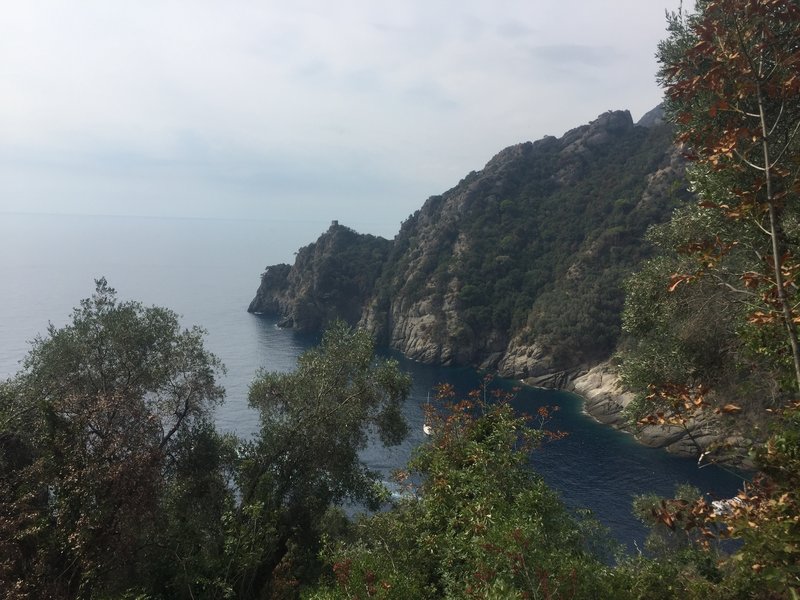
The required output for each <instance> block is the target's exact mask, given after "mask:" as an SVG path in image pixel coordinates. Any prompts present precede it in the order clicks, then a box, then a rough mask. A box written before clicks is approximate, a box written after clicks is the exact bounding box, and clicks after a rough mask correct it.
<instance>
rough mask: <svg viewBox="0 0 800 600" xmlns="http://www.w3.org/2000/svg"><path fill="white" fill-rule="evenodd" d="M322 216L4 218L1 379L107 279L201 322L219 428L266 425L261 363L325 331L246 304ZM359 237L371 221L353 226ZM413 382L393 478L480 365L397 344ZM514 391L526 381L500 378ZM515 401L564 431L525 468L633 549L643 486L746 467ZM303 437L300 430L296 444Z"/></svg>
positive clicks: (638, 539) (277, 360) (736, 483)
mask: <svg viewBox="0 0 800 600" xmlns="http://www.w3.org/2000/svg"><path fill="white" fill-rule="evenodd" d="M328 225H329V224H328V223H324V222H319V221H314V220H308V221H286V220H281V219H280V218H275V219H264V220H258V219H253V220H224V219H179V218H145V217H119V216H83V215H81V216H77V215H69V216H64V215H29V214H0V379H5V378H7V377H11V376H13V375H14V373H16V371H17V370H18V369H19V367H20V361H21V360H22V359H23V358H24V357H25V355H26V353H27V351H28V349H29V348H30V342H31V340H33V339H34V338H35V337H36V336H38V335H45V334H46V330H47V327H48V324H50V323H52V324H54V325H55V326H57V327H58V326H62V325H65V324H66V323H68V322H69V320H70V315H71V311H72V309H73V307H75V306H77V305H78V303H79V302H80V300H81V299H83V298H87V297H89V296H90V295H91V294H92V292H93V290H94V280H95V279H96V278H99V277H101V276H103V277H105V278H106V279H107V280H108V283H109V285H111V286H112V287H114V288H115V289H116V290H117V293H118V296H119V297H120V299H123V300H138V301H140V302H142V303H144V304H145V305H157V306H164V307H167V308H170V309H172V310H174V311H175V312H177V313H178V314H179V315H181V320H182V323H183V324H185V325H186V326H187V327H189V326H192V325H200V326H201V327H203V328H204V329H205V330H206V332H207V333H206V347H207V348H208V349H209V350H210V351H212V352H213V353H214V354H216V355H217V356H218V357H219V358H220V359H221V360H222V362H223V363H224V364H225V366H226V369H227V372H226V374H225V375H224V376H223V377H222V378H221V383H222V385H223V386H224V387H225V390H226V397H225V402H224V403H223V405H222V406H221V407H220V408H218V409H217V413H216V422H217V426H218V428H219V429H220V430H223V431H228V432H233V433H235V434H237V435H238V436H240V437H242V438H248V437H251V436H253V435H254V434H255V433H256V432H257V431H258V418H257V414H256V413H255V412H254V411H253V410H252V409H251V408H250V407H249V406H248V404H247V393H248V388H249V385H250V382H251V381H252V380H253V378H254V376H255V375H256V374H257V373H258V372H259V370H266V371H278V372H288V371H291V370H292V369H294V368H295V365H296V360H297V357H298V356H299V355H300V354H301V353H302V352H303V351H305V350H306V349H308V348H309V347H311V346H312V345H314V344H315V343H317V341H318V339H319V338H318V336H316V335H303V334H299V333H297V332H294V331H291V330H286V329H281V328H279V327H277V322H276V320H275V319H274V318H271V317H267V316H262V315H253V314H249V313H248V312H247V311H246V309H247V306H248V304H249V302H250V300H251V299H252V298H253V296H254V295H255V292H256V289H257V288H258V285H259V282H260V275H261V273H262V272H263V271H264V268H265V267H266V266H267V265H271V264H276V263H279V262H293V260H294V254H295V252H296V251H297V250H298V249H299V248H300V247H301V246H304V245H306V244H309V243H311V242H313V241H315V240H316V238H317V237H318V236H319V235H320V234H321V233H322V232H324V231H325V230H326V229H327V228H328ZM351 226H353V228H354V229H356V230H358V231H361V232H362V233H380V232H376V231H371V230H370V229H369V228H368V227H369V225H368V224H367V225H365V226H364V227H362V228H360V227H359V226H358V224H356V225H351ZM382 352H384V353H385V354H387V355H390V356H392V357H394V358H397V359H398V360H399V361H400V365H401V367H402V368H403V369H405V370H406V371H408V372H409V373H410V374H411V376H412V379H413V390H412V393H411V395H410V397H409V398H408V400H407V402H406V405H405V409H404V412H405V416H406V419H407V420H408V422H409V424H410V431H411V433H410V435H409V437H408V438H407V439H406V441H405V442H403V443H402V444H401V445H399V446H396V447H393V448H383V447H381V446H380V445H379V444H377V443H375V444H371V445H370V446H369V447H368V448H367V449H365V451H364V452H363V453H362V459H363V460H364V461H365V463H366V464H367V465H368V466H369V467H370V468H372V469H373V470H375V471H376V472H378V473H379V474H380V475H381V477H382V478H383V479H384V480H386V481H389V480H390V476H391V473H392V471H394V470H395V469H398V468H401V467H404V466H405V464H406V462H407V461H408V459H409V457H410V456H411V453H412V451H413V449H414V448H415V447H416V446H418V445H419V444H422V443H425V436H424V434H423V431H422V425H423V410H424V405H425V404H426V403H427V402H428V401H429V399H430V398H432V397H434V396H435V390H434V388H435V386H437V385H438V384H441V383H451V384H452V385H454V386H455V388H456V390H457V391H459V392H460V393H463V394H466V392H468V391H469V390H471V389H474V388H476V387H477V386H478V385H479V383H480V381H481V375H480V374H477V373H475V371H473V370H472V369H468V368H446V367H434V366H427V365H422V364H419V363H416V362H413V361H410V360H407V359H404V358H403V357H402V356H399V355H397V354H395V353H392V352H390V351H388V350H387V351H382ZM497 385H501V386H504V387H506V388H507V389H511V388H512V387H516V386H517V385H518V382H513V381H501V382H498V384H497ZM515 406H516V407H517V408H518V409H519V410H520V411H524V412H528V413H534V412H536V410H537V409H538V408H539V407H540V406H549V407H557V408H558V410H557V411H551V421H550V422H549V423H548V427H549V428H551V429H554V430H559V431H563V432H565V433H566V434H567V435H566V437H564V438H563V439H560V440H558V441H554V442H550V443H547V444H545V445H544V446H543V447H542V448H540V449H538V450H536V451H534V453H533V454H532V456H531V468H533V469H535V470H536V471H537V472H538V473H540V474H541V476H542V477H543V478H544V479H545V481H546V482H547V483H548V484H549V485H550V486H551V487H552V488H554V489H556V490H557V491H558V492H559V493H560V495H561V497H562V499H563V501H564V502H565V503H566V504H567V505H568V506H569V507H570V508H571V509H574V510H582V509H588V510H590V511H591V512H592V513H593V515H594V516H595V517H596V518H597V519H598V521H600V523H602V524H603V525H605V526H606V527H607V528H608V529H609V531H610V533H611V535H612V536H613V537H614V538H615V539H616V540H618V541H619V542H620V543H621V544H623V545H624V546H626V547H627V548H628V549H629V550H631V551H633V552H636V551H637V549H640V548H642V547H643V543H644V539H645V536H646V533H647V530H646V528H645V527H644V525H642V524H641V523H640V522H639V521H638V520H637V519H636V518H635V517H634V515H633V513H632V511H631V504H632V501H633V499H634V497H635V496H637V495H641V494H658V495H662V496H670V495H671V494H672V493H673V492H674V490H675V486H676V485H678V484H683V483H689V484H691V485H694V486H696V487H697V488H699V489H700V490H701V491H702V492H704V493H707V494H709V495H710V496H711V497H712V498H727V497H731V496H733V495H734V494H735V493H736V491H737V490H738V489H739V488H740V487H741V485H742V476H740V475H739V474H737V473H734V472H731V471H728V470H725V469H722V468H718V467H715V466H704V467H702V468H701V467H699V466H698V464H697V461H696V460H693V459H688V458H681V457H677V456H674V455H671V454H669V453H667V452H665V451H663V450H659V449H652V448H647V447H644V446H642V445H640V444H638V443H637V442H636V441H635V440H634V439H633V438H632V437H631V436H630V435H628V434H625V433H622V432H619V431H616V430H614V429H612V428H610V427H608V426H604V425H601V424H599V423H597V422H595V421H594V420H592V419H591V418H590V417H589V416H587V415H586V414H585V413H584V412H583V408H582V401H581V399H580V398H579V397H578V396H575V395H574V394H570V393H566V392H561V391H554V390H543V389H534V388H524V387H523V388H522V389H520V390H519V391H518V392H517V397H516V400H515ZM297 443H298V444H302V443H303V441H302V440H298V441H297Z"/></svg>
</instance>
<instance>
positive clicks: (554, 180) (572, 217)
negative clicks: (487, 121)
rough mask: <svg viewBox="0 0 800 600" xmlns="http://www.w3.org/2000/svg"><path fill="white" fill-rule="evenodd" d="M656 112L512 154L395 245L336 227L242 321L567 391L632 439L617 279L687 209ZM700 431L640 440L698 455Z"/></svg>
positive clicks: (272, 274)
mask: <svg viewBox="0 0 800 600" xmlns="http://www.w3.org/2000/svg"><path fill="white" fill-rule="evenodd" d="M671 140H672V134H671V129H670V127H669V125H667V124H665V123H664V122H663V119H662V114H661V112H660V110H658V109H657V110H655V111H652V112H651V113H648V115H645V117H643V118H642V120H641V121H640V122H639V123H638V124H635V123H634V122H633V121H632V119H631V116H630V113H628V112H627V111H609V112H607V113H604V114H603V115H600V116H599V117H598V118H597V119H596V120H595V121H593V122H592V123H589V124H588V125H583V126H581V127H578V128H575V129H573V130H571V131H569V132H567V133H566V134H565V135H564V136H562V137H561V138H554V137H545V138H543V139H540V140H538V141H536V142H525V143H522V144H518V145H515V146H511V147H509V148H506V149H505V150H503V151H501V152H500V153H498V154H497V155H496V156H494V157H493V158H492V159H491V160H490V161H489V162H488V163H487V165H486V166H485V167H484V169H483V170H481V171H478V172H472V173H469V174H468V175H467V176H466V177H465V178H464V179H462V180H461V181H460V182H459V183H458V184H457V185H456V186H455V187H453V188H452V189H451V190H449V191H447V192H445V193H444V194H442V195H440V196H433V197H431V198H429V199H428V200H427V201H426V202H425V203H424V204H423V206H422V208H421V209H420V210H418V211H417V212H415V213H414V214H413V215H410V216H409V218H408V219H407V220H406V221H405V222H404V223H403V224H402V226H401V228H400V231H399V233H398V234H397V235H396V236H395V238H394V239H393V240H385V239H382V238H377V237H375V236H371V235H365V234H360V233H357V232H355V231H353V230H351V229H349V228H347V227H344V226H342V225H339V224H338V223H337V222H334V223H333V224H332V225H331V227H330V228H329V229H328V231H326V232H325V233H323V234H322V235H321V236H320V238H319V239H318V240H317V241H316V242H314V243H313V244H310V245H308V246H306V247H304V248H301V249H300V250H299V251H298V253H297V258H296V260H295V263H294V265H286V264H283V265H274V266H269V267H267V268H266V270H265V272H264V273H263V275H262V280H261V285H260V286H259V288H258V291H257V293H256V296H255V298H254V299H253V301H252V303H251V304H250V307H249V309H248V310H250V311H251V312H260V313H267V314H273V315H277V316H279V318H280V319H281V321H280V324H281V326H284V327H292V328H295V329H298V330H303V331H316V330H319V329H322V328H324V327H325V326H326V325H327V323H329V322H330V321H331V320H333V319H336V318H340V319H344V320H345V321H347V322H348V323H350V324H351V325H359V326H361V327H365V328H367V329H368V330H370V331H371V332H372V333H373V334H374V335H375V336H376V338H377V339H378V341H379V343H381V344H383V345H386V346H389V347H391V348H394V349H396V350H399V351H400V352H402V353H403V354H404V355H406V356H407V357H409V358H411V359H414V360H417V361H420V362H423V363H427V364H441V365H472V366H475V367H477V368H479V369H483V370H488V371H493V372H497V373H498V374H499V375H501V376H503V377H509V378H514V379H523V380H524V381H525V382H526V383H528V384H530V385H536V386H543V387H553V388H562V389H568V390H571V391H574V392H575V393H577V394H580V395H581V396H583V397H584V398H585V399H586V412H587V413H589V414H590V415H592V416H593V417H594V418H596V419H597V420H598V421H601V422H603V423H606V424H608V425H611V426H613V427H617V428H620V429H626V430H631V427H630V426H629V425H628V422H627V420H626V417H625V415H624V412H623V411H624V408H625V406H627V405H628V403H629V402H630V401H631V399H632V394H630V393H629V392H626V391H625V390H624V389H623V388H622V387H621V384H620V383H619V379H618V377H617V375H616V372H615V370H614V368H613V366H612V365H611V364H610V363H609V362H608V359H609V357H611V355H612V354H613V352H614V351H615V349H616V347H617V343H618V341H619V338H620V335H621V332H620V315H621V310H622V304H623V299H624V291H623V289H622V283H623V280H624V279H625V278H626V277H627V276H628V275H629V274H630V273H632V272H633V271H634V270H635V269H636V268H637V265H638V264H640V262H641V261H642V260H644V259H646V258H647V257H648V256H650V253H651V249H650V247H649V245H648V244H647V243H646V242H645V240H644V233H645V231H646V229H647V228H648V227H649V226H650V225H651V224H653V223H658V222H663V221H665V220H667V219H668V218H669V216H670V214H671V212H672V210H673V209H674V207H675V206H677V205H678V204H679V203H680V202H683V201H685V200H686V199H687V198H688V192H686V189H685V187H686V186H685V183H684V180H683V176H684V163H683V159H682V158H681V155H680V152H679V151H678V150H677V149H676V148H675V147H674V146H673V145H672V141H671ZM708 425H709V424H708V423H701V422H699V423H693V424H691V425H690V427H688V428H687V429H686V430H684V429H683V428H673V427H647V428H644V429H639V430H637V431H636V435H637V438H638V439H639V440H640V441H641V442H642V443H644V444H647V445H649V446H657V447H665V448H667V449H668V450H670V451H672V452H677V453H680V454H696V452H697V450H696V445H695V443H694V442H695V441H700V442H703V443H704V442H706V441H708V436H710V435H712V434H711V433H710V430H711V428H710V427H709V426H708Z"/></svg>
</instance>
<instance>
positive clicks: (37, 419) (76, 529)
mask: <svg viewBox="0 0 800 600" xmlns="http://www.w3.org/2000/svg"><path fill="white" fill-rule="evenodd" d="M202 338H203V331H202V330H200V329H199V328H193V329H190V330H185V329H182V328H181V326H180V325H179V322H178V317H177V315H176V314H175V313H173V312H172V311H169V310H167V309H163V308H158V307H150V308H146V307H144V306H142V305H141V304H140V303H138V302H132V301H126V302H121V301H119V300H117V297H116V292H115V291H114V289H112V288H111V287H109V286H108V284H107V282H106V280H105V279H99V280H97V282H96V290H95V293H94V294H93V295H92V297H91V298H88V299H86V300H83V301H81V303H80V307H79V308H76V309H75V310H74V311H73V314H72V320H71V323H70V324H69V325H67V326H65V327H63V328H60V329H59V328H56V327H54V326H52V325H51V326H50V327H49V328H48V332H47V335H46V336H44V337H38V338H36V339H35V340H34V342H33V344H32V348H31V351H30V353H29V354H28V356H27V358H26V359H25V361H24V363H23V368H22V370H21V371H20V372H19V373H18V374H17V375H16V376H15V377H14V378H13V379H11V380H9V381H7V382H5V383H3V384H2V385H0V401H1V403H0V430H2V431H3V432H4V433H3V438H4V443H3V445H2V448H1V449H2V461H1V462H0V467H2V468H0V476H2V479H3V481H2V483H3V484H4V488H3V496H2V512H1V513H0V514H2V520H0V531H2V535H1V536H0V538H2V539H3V540H4V542H3V545H4V548H3V549H4V550H6V552H3V553H2V554H3V557H4V558H3V559H2V561H0V573H1V574H2V577H0V579H2V581H3V582H4V583H3V585H5V586H6V589H5V590H4V592H5V593H6V595H7V596H8V597H20V598H24V597H54V598H60V597H76V596H83V597H89V596H94V595H100V594H104V593H111V594H113V593H120V592H121V591H122V590H125V589H127V588H128V587H130V586H138V585H139V584H141V579H140V577H139V576H140V575H141V573H137V565H138V563H139V561H140V560H141V559H142V557H143V556H145V555H147V554H148V553H150V554H152V553H154V552H160V551H161V550H160V549H159V548H158V543H157V538H158V537H159V536H158V535H157V532H158V529H157V525H156V524H157V523H158V522H160V521H162V519H161V516H162V513H163V508H164V506H163V501H164V498H165V497H166V495H167V492H168V489H169V486H170V485H171V483H172V482H174V481H175V480H176V474H177V473H178V472H179V471H180V470H181V469H182V468H183V465H184V463H185V461H186V454H187V448H192V447H193V445H194V443H193V442H192V441H190V438H192V437H193V432H197V431H200V430H203V429H204V428H205V429H207V419H208V417H209V415H210V411H211V409H212V408H213V406H214V405H215V404H216V403H217V402H219V401H220V399H221V397H222V389H221V388H220V387H219V386H218V385H217V384H216V382H215V374H216V373H218V372H219V371H220V370H221V369H222V366H221V364H220V362H219V360H218V359H217V358H216V357H214V356H213V355H212V354H210V353H208V352H207V351H206V350H205V349H204V348H203V341H202ZM14 448H16V449H17V450H16V451H15V452H12V451H11V450H12V449H14ZM189 454H191V452H189ZM160 541H163V540H160Z"/></svg>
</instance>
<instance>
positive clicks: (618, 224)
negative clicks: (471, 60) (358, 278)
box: [376, 117, 680, 367]
mask: <svg viewBox="0 0 800 600" xmlns="http://www.w3.org/2000/svg"><path fill="white" fill-rule="evenodd" d="M620 118H622V117H620ZM584 134H585V131H584V132H578V133H574V134H573V137H572V138H570V139H569V140H567V138H566V136H565V139H564V140H555V139H554V138H553V139H545V140H540V141H538V142H536V143H534V144H522V145H520V146H518V147H515V148H511V149H508V150H506V151H504V153H502V154H501V155H500V156H499V157H497V158H495V159H494V160H493V161H492V162H490V163H489V165H487V167H486V169H484V171H483V172H481V173H476V174H473V175H472V176H470V177H468V178H466V179H465V180H464V181H462V182H461V183H459V185H458V186H456V187H455V188H453V189H452V190H450V191H449V192H447V193H446V194H444V195H443V196H437V197H433V198H430V199H429V200H428V201H427V202H426V204H425V207H424V208H423V209H422V210H421V211H418V212H417V213H415V214H414V215H412V216H411V217H410V218H409V219H408V221H406V222H405V223H404V224H403V226H402V228H401V230H400V233H399V234H398V235H397V237H396V238H395V241H394V246H393V249H392V252H391V254H390V255H389V258H388V259H387V262H386V268H385V269H384V271H383V273H382V274H381V276H380V278H379V280H378V282H377V284H376V289H377V295H378V296H379V297H381V298H385V299H387V301H385V302H383V303H381V305H380V306H382V307H384V306H385V307H386V308H387V309H388V307H389V306H390V304H389V302H388V299H394V300H395V303H396V304H395V306H397V303H399V302H402V304H403V306H406V307H407V306H409V305H410V304H411V303H414V302H417V301H420V300H422V299H423V298H425V299H430V301H431V302H430V309H431V310H432V312H433V313H434V315H437V316H438V317H439V318H440V320H442V321H443V320H444V319H445V317H444V316H442V315H439V314H438V312H437V311H441V310H442V307H443V306H444V299H445V298H446V296H447V294H448V293H449V292H451V291H453V292H455V293H456V296H455V298H456V302H455V306H454V308H455V310H456V311H457V315H458V317H459V319H460V320H461V322H462V324H463V326H462V327H461V328H460V329H458V328H456V329H454V331H455V332H457V333H458V334H459V335H460V337H459V338H458V339H455V335H454V334H451V333H450V332H446V333H445V332H444V330H443V331H442V332H441V335H440V337H439V338H436V339H437V340H438V341H441V338H443V337H444V336H445V335H450V337H451V338H453V339H451V340H450V341H451V343H457V344H458V345H459V346H460V347H464V346H467V347H469V346H477V347H480V345H481V343H482V341H484V340H490V339H492V340H496V339H499V340H506V341H507V340H510V339H511V338H512V337H513V336H515V335H517V334H519V333H523V332H526V331H527V332H528V333H530V334H531V335H532V336H535V337H536V341H537V342H538V343H539V344H540V345H543V346H546V348H547V350H548V351H549V352H550V354H552V355H554V356H555V357H556V362H557V364H559V365H561V366H562V367H569V366H574V365H575V364H578V363H580V362H581V361H583V360H587V359H592V358H597V357H601V356H602V357H605V356H607V355H608V354H609V353H610V352H611V351H612V350H613V348H614V346H615V344H616V342H617V339H618V337H619V334H620V322H619V315H620V312H621V308H622V302H623V290H622V286H621V284H622V280H623V278H624V277H625V276H627V275H628V274H630V272H631V270H632V269H633V267H634V266H635V265H637V264H638V263H639V262H640V261H641V260H642V259H643V258H644V257H646V256H647V255H648V252H649V249H648V248H647V247H646V245H644V244H642V241H641V236H642V234H643V232H644V231H645V229H646V228H647V226H648V225H649V224H651V223H652V222H654V221H663V220H665V219H666V218H667V217H668V215H669V212H670V210H671V208H672V206H673V205H674V203H675V201H676V198H675V197H673V196H676V195H677V196H679V195H680V194H674V193H673V190H671V189H667V188H664V189H662V188H659V186H658V185H656V184H655V183H653V181H655V180H653V179H652V178H649V177H648V176H649V175H650V174H652V173H655V172H657V171H659V169H665V168H666V167H668V164H669V148H670V139H669V138H670V131H669V128H668V127H663V126H662V127H656V128H653V129H646V128H643V127H633V126H630V125H626V126H623V127H621V128H620V129H619V130H614V131H612V132H608V131H605V130H603V131H602V133H601V134H600V135H603V136H606V139H605V142H603V143H602V144H599V145H596V146H592V147H591V148H590V149H589V148H585V147H584V148H582V149H575V148H573V147H571V146H570V141H573V142H574V141H575V139H577V138H580V137H581V136H582V135H584ZM568 135H569V134H568ZM575 145H577V142H576V143H575V144H573V146H575ZM506 155H508V156H506ZM669 172H670V171H669V169H665V170H664V172H663V173H662V174H661V176H662V177H665V178H666V179H669V180H674V177H675V176H674V175H668V173H669ZM648 186H649V187H648ZM646 189H647V190H648V194H645V190H646ZM484 358H485V356H483V355H481V356H475V357H473V360H475V361H480V360H482V359H484Z"/></svg>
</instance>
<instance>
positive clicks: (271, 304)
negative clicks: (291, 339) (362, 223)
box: [247, 221, 392, 331]
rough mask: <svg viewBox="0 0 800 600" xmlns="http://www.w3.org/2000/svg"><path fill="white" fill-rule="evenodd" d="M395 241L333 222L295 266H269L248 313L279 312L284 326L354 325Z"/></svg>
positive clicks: (305, 249) (309, 328) (301, 253)
mask: <svg viewBox="0 0 800 600" xmlns="http://www.w3.org/2000/svg"><path fill="white" fill-rule="evenodd" d="M391 246H392V243H391V242H390V241H389V240H386V239H384V238H381V237H377V236H374V235H367V234H360V233H356V232H355V231H353V230H352V229H350V228H348V227H344V226H343V225H339V223H338V222H337V221H334V222H333V223H332V224H331V226H330V228H329V229H328V231H326V232H325V233H324V234H322V235H321V236H320V238H319V239H318V240H317V241H316V242H315V243H313V244H309V245H308V246H304V247H303V248H301V249H300V250H299V251H298V252H297V258H296V259H295V263H294V265H293V266H290V265H287V264H279V265H273V266H270V267H267V268H266V270H265V271H264V273H263V274H262V275H261V285H260V286H259V288H258V291H257V292H256V297H255V298H253V301H252V302H251V303H250V306H249V307H248V309H247V310H248V311H249V312H255V313H264V314H276V315H280V316H281V317H282V320H281V323H280V325H281V326H282V327H293V328H295V329H298V330H301V331H318V330H320V329H323V328H324V327H325V326H326V325H327V324H328V323H330V322H331V321H332V320H334V319H337V318H339V319H344V320H345V321H347V322H348V323H350V324H351V325H355V324H356V323H357V322H358V321H359V319H360V318H361V314H362V312H363V307H364V306H365V305H366V303H367V302H368V300H369V298H370V297H371V296H372V293H373V290H374V285H375V280H376V279H377V277H378V275H379V274H380V272H381V269H382V267H383V264H384V262H385V260H386V257H387V256H388V254H389V250H390V249H391Z"/></svg>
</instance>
